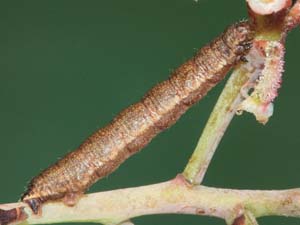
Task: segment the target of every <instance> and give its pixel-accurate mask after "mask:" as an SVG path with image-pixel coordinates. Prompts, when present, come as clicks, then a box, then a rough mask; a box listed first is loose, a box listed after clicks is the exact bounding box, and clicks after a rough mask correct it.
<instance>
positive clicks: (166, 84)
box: [21, 21, 253, 214]
mask: <svg viewBox="0 0 300 225" xmlns="http://www.w3.org/2000/svg"><path fill="white" fill-rule="evenodd" d="M252 36H253V32H252V29H251V26H250V24H249V22H247V21H243V22H239V23H236V24H234V25H232V26H230V27H229V28H227V30H225V32H224V33H222V34H221V35H220V36H219V37H217V38H216V39H215V40H213V41H212V42H211V43H209V44H207V45H206V46H204V47H203V48H202V49H200V50H199V51H198V52H197V53H196V55H195V56H194V57H193V58H192V59H190V60H189V61H187V62H186V63H184V64H183V65H181V66H180V67H179V68H178V69H177V70H175V71H174V72H173V74H172V75H171V76H170V77H169V79H167V80H165V81H163V82H161V83H159V84H157V85H156V86H154V87H153V88H152V89H151V90H150V91H149V92H148V93H146V95H145V96H144V97H143V98H142V99H141V101H139V102H137V103H135V104H133V105H131V106H129V107H128V108H126V109H125V110H123V111H122V112H121V113H120V114H119V115H117V116H116V117H115V118H114V119H113V120H112V122H111V123H109V124H108V125H107V126H106V127H104V128H102V129H100V130H98V131H96V132H95V133H94V134H93V135H92V136H90V137H89V138H88V139H87V140H86V141H85V142H84V143H83V144H81V145H80V146H79V148H78V149H77V150H75V151H73V152H70V153H69V154H67V155H66V156H65V157H64V158H62V159H60V160H59V161H58V162H56V163H55V164H54V165H52V166H50V167H49V168H48V169H46V170H44V171H43V172H42V173H41V174H39V175H38V176H37V177H35V178H33V179H32V181H31V182H30V184H29V186H28V189H27V191H26V192H25V193H24V194H23V196H22V198H21V200H22V201H23V202H25V203H27V204H28V205H29V206H30V207H31V209H32V210H33V212H34V213H35V214H38V213H39V212H40V207H41V205H42V204H43V203H44V202H46V201H53V200H61V201H63V202H64V203H65V204H67V205H69V206H72V205H74V204H76V202H77V200H78V199H79V197H80V196H81V195H82V194H83V193H84V192H85V191H86V190H87V189H88V188H89V187H90V186H91V185H92V184H93V183H95V182H96V181H97V180H99V179H100V178H102V177H104V176H106V175H108V174H110V173H111V172H112V171H114V170H115V169H116V168H117V167H118V166H119V165H120V164H121V163H122V162H123V161H124V160H126V159H127V158H128V157H129V156H131V155H132V154H134V153H136V152H137V151H139V150H140V149H142V148H143V147H144V146H145V145H147V144H148V143H149V142H150V141H151V139H152V138H153V137H154V136H156V135H157V134H158V133H159V132H161V131H162V130H165V129H166V128H168V127H170V126H171V125H172V124H174V123H175V122H176V121H177V120H178V119H179V117H180V116H181V115H182V114H183V113H184V112H185V111H186V110H187V109H188V108H189V107H190V106H191V105H193V104H195V103H196V102H197V101H199V100H200V99H201V98H202V97H203V96H204V95H205V94H206V93H207V92H208V91H209V90H210V89H211V88H212V87H214V86H215V85H216V84H217V83H218V82H219V81H221V80H222V79H223V78H224V77H225V75H226V73H227V72H228V71H229V70H230V69H231V68H232V67H233V66H234V65H236V64H237V63H238V62H239V61H241V60H242V61H244V60H245V57H244V56H245V54H246V53H247V52H248V50H249V48H250V47H251V42H252Z"/></svg>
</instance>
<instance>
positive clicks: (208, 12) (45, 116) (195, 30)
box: [0, 0, 300, 225]
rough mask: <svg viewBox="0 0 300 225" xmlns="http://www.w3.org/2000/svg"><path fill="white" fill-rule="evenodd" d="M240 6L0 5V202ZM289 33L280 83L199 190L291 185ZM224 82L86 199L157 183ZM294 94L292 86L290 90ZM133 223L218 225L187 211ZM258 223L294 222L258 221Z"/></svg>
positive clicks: (178, 159)
mask: <svg viewBox="0 0 300 225" xmlns="http://www.w3.org/2000/svg"><path fill="white" fill-rule="evenodd" d="M246 16H247V12H246V7H245V2H244V1H241V0H230V1H208V0H199V1H198V2H195V1H193V0H163V1H162V0H160V1H159V0H152V1H140V0H127V1H121V0H111V1H108V0H106V1H105V0H102V1H76V0H72V1H66V0H60V1H34V0H32V1H1V3H0V32H1V35H0V102H1V110H0V124H1V126H0V136H1V156H0V177H1V185H0V202H2V203H6V202H14V201H16V200H18V199H19V196H20V195H21V193H22V192H23V191H24V187H25V185H26V183H27V182H28V181H29V180H30V179H31V178H32V177H33V176H35V175H37V174H38V173H39V172H40V171H41V170H42V169H44V168H45V167H47V166H48V165H49V164H51V163H53V162H55V161H56V160H57V159H58V158H59V157H61V156H63V155H64V154H66V152H69V151H71V150H72V149H75V148H76V147H77V146H78V145H79V144H80V143H81V142H82V141H83V140H84V139H85V138H86V137H87V136H88V135H90V134H91V133H92V132H93V131H95V130H96V129H98V128H100V127H102V126H104V125H105V124H107V123H108V122H109V121H110V120H111V119H112V118H113V117H114V116H115V115H116V114H117V113H118V112H119V111H120V110H121V109H123V108H124V107H126V106H128V105H129V104H131V103H134V102H136V101H138V100H139V99H140V98H141V96H142V95H143V94H144V93H145V92H146V91H147V90H148V89H149V88H150V87H152V86H153V85H154V84H156V83H157V82H159V81H162V80H164V79H166V78H167V77H168V75H169V74H170V72H171V71H172V70H173V69H174V68H176V67H177V66H178V65H180V64H181V63H183V62H184V61H185V60H187V59H188V58H189V57H191V56H192V55H193V54H194V53H195V51H196V49H197V48H199V47H201V46H203V45H204V44H205V43H207V42H208V41H210V40H211V39H212V38H213V37H215V36H216V35H218V34H219V33H220V32H222V31H223V30H224V28H225V27H226V26H227V25H229V24H231V23H233V22H235V21H238V20H239V19H243V18H246ZM299 38H300V30H299V29H297V30H295V31H293V32H292V33H291V34H290V35H289V36H288V40H287V54H286V68H285V73H284V78H283V79H284V82H283V87H282V88H281V90H280V96H279V97H278V98H277V100H276V103H275V113H274V116H273V117H272V118H271V120H270V122H269V123H268V124H267V125H266V126H262V125H260V124H258V123H257V122H256V121H255V119H254V117H253V116H252V115H249V114H246V113H244V115H243V116H238V117H236V118H235V119H234V120H233V122H232V124H231V125H230V127H229V130H228V131H227V133H226V135H225V137H224V139H223V140H222V143H221V144H220V146H219V148H218V151H217V153H216V155H215V157H214V159H213V162H212V164H211V166H210V167H209V170H208V173H207V176H206V178H205V181H204V184H205V185H209V186H216V187H227V188H243V189H245V188H247V189H285V188H293V187H300V179H299V175H298V174H299V171H300V164H299V161H300V150H299V149H298V146H299V144H300V138H299V132H298V131H299V124H300V122H299V121H298V119H299V117H298V115H299V114H300V106H299V104H298V102H299V100H297V99H299V82H300V76H299V72H298V71H297V67H299V64H297V63H298V62H299V52H300V43H299V40H300V39H299ZM223 86H224V82H222V83H221V84H220V85H218V87H217V88H215V89H213V91H211V92H210V93H209V94H208V95H207V97H206V98H205V99H204V100H202V101H201V102H200V103H199V104H197V105H196V106H195V107H193V108H192V109H191V110H189V111H188V113H186V114H185V115H184V116H183V117H182V118H181V119H180V120H179V122H178V123H177V124H176V125H175V126H173V127H172V128H171V129H169V130H168V131H166V132H164V133H162V134H161V135H159V136H158V137H157V138H155V139H154V140H153V141H152V142H151V144H150V145H149V146H148V147H146V148H145V149H144V150H143V151H142V152H140V153H139V154H137V155H135V156H133V157H131V158H130V159H129V160H128V161H126V163H124V164H123V165H122V166H121V167H120V169H119V170H117V171H116V172H115V173H113V174H112V175H110V176H109V177H107V178H105V179H103V180H101V181H100V182H98V183H97V184H96V185H94V186H93V187H92V188H91V190H90V192H95V191H103V190H110V189H116V188H124V187H133V186H139V185H146V184H152V183H157V182H161V181H165V180H168V179H171V178H173V177H174V176H175V175H176V174H177V173H179V172H181V171H182V169H183V168H184V166H185V164H186V162H187V160H188V158H189V156H190V155H191V153H192V150H193V148H194V146H195V144H196V142H197V139H198V136H199V134H200V133H201V131H202V129H203V126H204V124H205V122H206V120H207V118H208V116H209V113H210V112H211V110H212V108H213V105H214V104H215V102H216V100H217V97H218V95H219V94H220V91H221V89H222V87H223ZM297 86H298V87H297ZM133 221H134V222H135V223H136V224H140V225H153V224H172V225H181V224H190V225H192V224H205V225H219V224H220V225H221V224H224V222H223V221H222V220H219V219H215V218H208V217H197V216H189V215H154V216H145V217H140V218H136V219H133ZM259 222H261V224H265V225H271V224H272V225H280V224H285V225H291V224H300V220H299V219H293V218H279V217H276V218H275V217H269V218H262V219H259Z"/></svg>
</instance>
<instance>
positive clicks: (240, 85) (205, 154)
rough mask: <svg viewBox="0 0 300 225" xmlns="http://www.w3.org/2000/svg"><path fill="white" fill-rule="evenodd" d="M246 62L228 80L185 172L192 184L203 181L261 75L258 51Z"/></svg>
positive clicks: (253, 50)
mask: <svg viewBox="0 0 300 225" xmlns="http://www.w3.org/2000/svg"><path fill="white" fill-rule="evenodd" d="M247 60H248V62H247V63H245V64H243V65H241V66H240V67H238V68H237V69H236V70H235V71H234V72H233V74H232V75H231V77H230V78H229V80H228V82H227V84H226V86H225V87H224V89H223V91H222V94H221V95H220V97H219V99H218V101H217V103H216V105H215V107H214V109H213V111H212V113H211V115H210V117H209V120H208V122H207V124H206V126H205V128H204V130H203V132H202V135H201V137H200V139H199V141H198V143H197V146H196V148H195V150H194V153H193V155H192V156H191V158H190V160H189V162H188V164H187V166H186V168H185V170H184V172H183V175H184V176H185V178H186V179H187V180H188V181H189V182H190V183H192V184H200V183H201V182H202V180H203V178H204V175H205V173H206V171H207V168H208V165H209V163H210V161H211V159H212V157H213V155H214V153H215V151H216V148H217V147H218V144H219V142H220V141H221V139H222V137H223V135H224V133H225V131H226V129H227V127H228V125H229V124H230V122H231V120H232V118H233V116H234V115H235V113H236V111H237V108H238V106H239V105H240V103H241V102H242V101H243V100H244V97H243V93H248V91H249V89H250V88H251V85H247V83H252V82H254V81H255V80H256V79H257V77H258V75H259V74H260V72H261V65H262V64H263V61H262V60H261V59H260V57H259V54H257V49H255V48H252V49H251V51H250V53H249V56H248V59H247ZM241 90H243V91H241Z"/></svg>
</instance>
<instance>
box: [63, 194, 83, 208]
mask: <svg viewBox="0 0 300 225" xmlns="http://www.w3.org/2000/svg"><path fill="white" fill-rule="evenodd" d="M82 195H83V193H78V192H68V193H66V194H65V196H64V197H63V199H62V202H63V203H64V204H65V205H66V206H70V207H71V206H74V205H76V204H77V202H78V201H79V199H80V198H81V197H82Z"/></svg>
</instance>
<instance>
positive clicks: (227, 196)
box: [0, 176, 300, 225]
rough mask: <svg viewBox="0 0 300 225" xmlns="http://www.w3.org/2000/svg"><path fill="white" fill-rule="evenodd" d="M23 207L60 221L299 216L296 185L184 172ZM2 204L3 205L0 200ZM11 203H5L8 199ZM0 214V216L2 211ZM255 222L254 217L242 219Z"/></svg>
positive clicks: (43, 219)
mask: <svg viewBox="0 0 300 225" xmlns="http://www.w3.org/2000/svg"><path fill="white" fill-rule="evenodd" d="M17 206H19V207H25V208H24V212H25V213H26V214H27V216H28V218H27V219H26V223H28V224H45V223H59V222H97V223H98V222H99V223H103V224H109V225H115V224H120V223H122V222H123V221H128V219H130V218H133V217H137V216H142V215H151V214H166V213H175V214H194V215H206V216H214V217H218V218H223V219H226V220H227V221H228V222H229V221H233V222H234V223H233V224H235V225H238V224H243V223H238V222H239V221H242V220H244V219H243V217H244V215H246V217H245V219H247V218H248V214H249V212H251V215H252V214H253V216H254V217H261V216H270V215H285V216H296V217H299V216H300V189H291V190H283V191H250V190H232V189H218V188H210V187H205V186H191V185H189V184H187V183H186V182H185V181H184V179H183V177H182V176H177V177H176V178H175V179H174V180H171V181H168V182H164V183H159V184H154V185H149V186H142V187H136V188H128V189H121V190H114V191H106V192H99V193H94V194H89V195H86V196H84V197H83V198H82V199H81V200H80V201H79V202H78V204H76V206H74V207H68V206H65V205H64V204H62V203H60V202H55V203H46V204H44V205H43V207H42V212H43V216H36V215H33V214H32V213H31V210H30V208H29V207H28V206H27V205H24V204H23V203H18V205H16V204H13V205H11V208H15V207H17ZM0 208H3V205H0ZM6 208H7V209H8V208H9V205H6ZM0 218H1V216H0ZM246 224H249V225H251V224H253V223H246Z"/></svg>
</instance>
